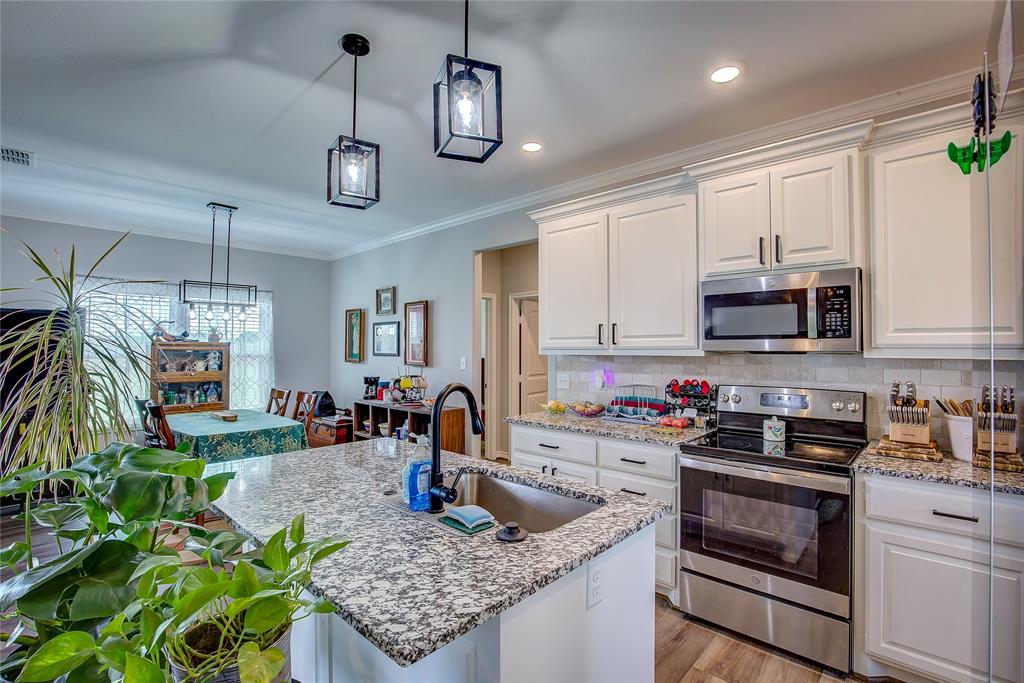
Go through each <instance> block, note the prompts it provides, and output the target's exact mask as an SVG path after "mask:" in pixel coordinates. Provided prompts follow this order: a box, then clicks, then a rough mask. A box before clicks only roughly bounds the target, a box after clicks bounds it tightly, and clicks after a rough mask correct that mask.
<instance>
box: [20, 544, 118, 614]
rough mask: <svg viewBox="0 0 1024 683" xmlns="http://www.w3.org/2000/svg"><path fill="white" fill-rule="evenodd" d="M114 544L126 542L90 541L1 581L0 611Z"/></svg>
mask: <svg viewBox="0 0 1024 683" xmlns="http://www.w3.org/2000/svg"><path fill="white" fill-rule="evenodd" d="M112 544H113V545H116V544H124V542H123V541H118V540H114V539H107V540H104V541H98V542H96V543H90V544H89V545H87V546H83V547H82V548H79V549H78V550H73V551H71V552H68V553H64V554H63V555H61V556H60V557H57V558H55V559H53V560H50V561H49V562H47V563H45V564H41V565H39V566H37V567H33V568H32V569H29V570H28V571H26V572H23V573H21V574H18V575H17V576H15V577H14V578H13V579H10V580H8V581H4V582H3V583H0V613H6V612H7V610H8V609H9V608H10V606H11V605H13V604H14V601H15V600H18V599H19V598H21V597H22V596H23V595H26V594H27V593H29V592H30V591H32V590H33V589H35V588H37V587H38V586H41V585H43V584H44V583H46V582H47V581H49V580H50V579H52V578H54V577H55V576H59V575H60V574H63V573H65V572H68V571H71V570H74V569H76V568H77V567H79V566H80V565H81V564H82V563H83V562H85V560H86V559H88V558H89V557H91V556H92V555H93V554H95V553H101V552H106V551H107V549H109V548H110V547H111V545H112ZM125 545H127V544H125ZM133 552H134V549H133Z"/></svg>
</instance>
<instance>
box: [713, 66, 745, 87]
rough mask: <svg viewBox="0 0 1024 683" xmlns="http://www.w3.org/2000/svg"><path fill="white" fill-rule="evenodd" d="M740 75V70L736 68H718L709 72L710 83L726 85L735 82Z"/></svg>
mask: <svg viewBox="0 0 1024 683" xmlns="http://www.w3.org/2000/svg"><path fill="white" fill-rule="evenodd" d="M739 75H740V68H739V67H738V66H734V65H731V64H730V65H729V66H720V67H718V68H717V69H715V70H714V71H712V72H711V82H712V83H728V82H729V81H732V80H735V79H736V77H737V76H739Z"/></svg>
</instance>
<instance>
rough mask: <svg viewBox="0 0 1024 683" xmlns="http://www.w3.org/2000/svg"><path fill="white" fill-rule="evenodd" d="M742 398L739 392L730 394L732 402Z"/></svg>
mask: <svg viewBox="0 0 1024 683" xmlns="http://www.w3.org/2000/svg"><path fill="white" fill-rule="evenodd" d="M742 400H743V397H742V396H740V395H739V394H733V395H732V402H733V403H739V402H740V401H742Z"/></svg>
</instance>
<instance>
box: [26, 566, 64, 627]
mask: <svg viewBox="0 0 1024 683" xmlns="http://www.w3.org/2000/svg"><path fill="white" fill-rule="evenodd" d="M74 590H75V586H74V585H73V584H69V583H68V581H67V577H63V576H59V577H57V578H54V579H51V580H50V581H47V582H46V583H44V584H41V585H39V586H36V587H35V588H33V589H32V590H31V591H29V592H28V593H26V594H25V595H23V596H21V597H20V598H18V602H17V605H18V612H19V613H21V614H22V615H24V616H26V617H31V618H32V619H43V620H46V621H54V620H56V619H57V608H58V607H59V606H60V601H61V599H62V598H63V597H64V594H65V592H74Z"/></svg>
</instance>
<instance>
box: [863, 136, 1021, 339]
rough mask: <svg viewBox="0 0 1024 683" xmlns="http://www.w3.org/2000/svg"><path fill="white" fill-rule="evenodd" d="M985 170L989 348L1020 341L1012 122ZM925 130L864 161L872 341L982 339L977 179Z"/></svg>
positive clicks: (1016, 152)
mask: <svg viewBox="0 0 1024 683" xmlns="http://www.w3.org/2000/svg"><path fill="white" fill-rule="evenodd" d="M1009 129H1010V130H1011V131H1012V132H1013V138H1014V139H1013V144H1012V145H1011V147H1010V149H1009V151H1008V152H1007V153H1006V154H1005V155H1004V156H1003V158H1002V159H1001V160H1000V161H999V163H998V164H996V165H995V166H993V167H992V197H993V201H992V228H993V246H992V252H993V257H994V273H993V276H994V281H995V317H994V322H995V338H996V345H997V346H1000V347H1008V348H1020V347H1022V346H1024V193H1022V192H1021V188H1022V187H1024V154H1022V151H1021V139H1020V138H1021V136H1020V132H1021V127H1020V126H1010V127H1009ZM969 136H970V131H969V130H965V131H963V132H962V134H961V133H950V134H941V135H932V136H929V137H926V138H924V139H921V140H918V141H915V142H912V143H909V144H905V145H899V146H896V147H893V148H889V149H886V150H883V151H879V152H877V153H874V154H873V155H872V158H871V240H870V241H871V244H872V248H871V260H872V263H871V265H872V285H873V286H872V290H873V294H872V307H871V311H872V337H873V340H872V341H873V345H874V346H876V347H879V348H884V347H901V346H902V347H951V348H956V347H960V348H964V347H971V346H985V345H987V344H988V321H989V316H988V311H989V300H988V296H989V286H988V285H989V268H988V229H987V222H986V192H985V177H984V176H983V175H982V174H980V173H977V172H974V173H972V174H971V175H969V176H965V175H963V174H962V173H961V172H960V170H959V168H957V166H956V165H955V164H953V163H952V162H950V161H949V159H948V157H947V156H946V145H947V144H948V142H949V140H951V139H954V140H955V139H961V138H963V139H966V138H967V137H969Z"/></svg>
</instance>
